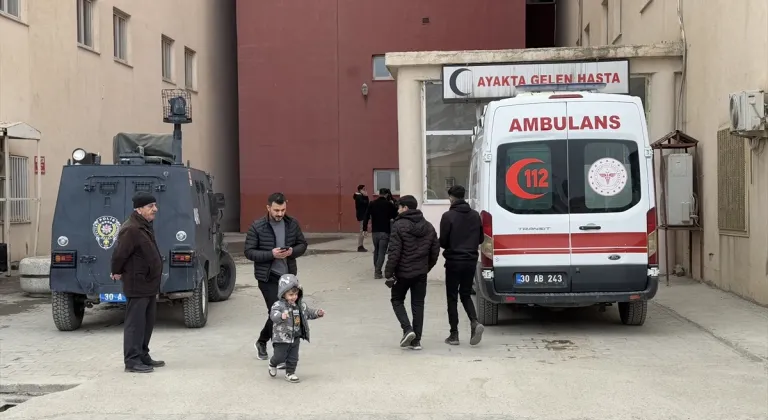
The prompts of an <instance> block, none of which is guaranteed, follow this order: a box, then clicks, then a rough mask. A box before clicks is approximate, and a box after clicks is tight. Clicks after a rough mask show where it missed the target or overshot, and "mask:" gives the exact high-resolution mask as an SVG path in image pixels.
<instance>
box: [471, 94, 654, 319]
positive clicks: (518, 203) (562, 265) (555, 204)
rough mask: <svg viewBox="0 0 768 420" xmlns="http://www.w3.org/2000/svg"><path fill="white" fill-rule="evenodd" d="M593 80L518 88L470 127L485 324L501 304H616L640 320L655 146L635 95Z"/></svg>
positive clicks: (649, 256)
mask: <svg viewBox="0 0 768 420" xmlns="http://www.w3.org/2000/svg"><path fill="white" fill-rule="evenodd" d="M600 87H601V86H599V85H598V86H585V85H549V86H537V87H536V88H535V90H528V91H523V90H521V89H518V90H517V91H516V94H515V96H514V97H512V98H508V99H503V100H498V101H493V102H490V103H489V104H488V105H487V106H486V107H485V110H484V111H483V115H482V117H481V119H480V120H479V123H478V126H477V127H475V135H474V137H473V151H472V161H471V164H470V176H469V184H470V186H469V188H468V201H469V203H470V206H471V207H472V208H474V209H475V210H477V211H478V212H479V213H480V215H481V217H482V221H483V230H484V233H485V242H484V243H483V244H482V245H481V253H480V261H479V263H478V270H477V275H476V277H475V292H476V294H477V301H478V317H479V321H480V322H481V323H483V324H486V325H494V324H496V323H497V321H498V307H499V305H500V304H516V305H537V306H543V307H574V306H591V305H599V306H600V307H601V309H603V308H604V307H605V306H610V305H612V304H613V303H618V308H619V314H620V318H621V321H622V322H623V323H624V324H626V325H642V324H643V323H644V322H645V317H646V312H647V308H648V300H649V299H652V298H653V297H654V296H655V295H656V291H657V289H658V276H659V269H658V253H657V234H656V204H655V193H654V174H653V153H652V150H651V147H650V144H649V140H648V129H647V126H646V120H645V114H644V112H643V108H642V104H641V102H640V99H639V98H637V97H633V96H629V95H618V94H606V93H598V91H599V89H600ZM529 89H530V88H529Z"/></svg>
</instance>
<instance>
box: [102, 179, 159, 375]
mask: <svg viewBox="0 0 768 420" xmlns="http://www.w3.org/2000/svg"><path fill="white" fill-rule="evenodd" d="M133 208H134V209H135V210H134V211H133V212H132V213H131V215H130V216H129V217H128V220H126V221H125V222H124V223H123V226H122V227H121V228H120V232H119V233H118V234H117V245H116V246H115V250H114V252H113V253H112V262H111V272H112V274H111V277H112V280H114V281H118V280H119V281H122V282H123V294H125V297H126V298H127V300H128V304H127V305H126V309H125V323H124V324H123V357H124V358H125V371H126V372H138V373H146V372H152V371H153V370H154V368H155V367H160V366H165V362H163V361H162V360H152V358H151V357H150V356H149V339H150V338H151V337H152V331H153V330H154V329H155V315H156V314H157V294H158V293H159V292H160V278H161V276H162V274H163V260H162V258H161V257H160V251H159V250H158V248H157V242H155V232H154V229H153V227H152V221H153V220H155V214H156V213H157V204H156V200H155V197H153V196H152V195H151V194H149V193H145V192H139V193H137V194H136V195H134V196H133Z"/></svg>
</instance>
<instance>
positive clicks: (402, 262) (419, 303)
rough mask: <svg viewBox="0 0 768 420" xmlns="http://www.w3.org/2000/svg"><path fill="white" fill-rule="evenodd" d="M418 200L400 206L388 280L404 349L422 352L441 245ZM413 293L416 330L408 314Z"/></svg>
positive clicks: (403, 199) (402, 201) (403, 201)
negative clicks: (430, 276) (407, 302)
mask: <svg viewBox="0 0 768 420" xmlns="http://www.w3.org/2000/svg"><path fill="white" fill-rule="evenodd" d="M416 207H418V203H417V202H416V198H414V197H413V196H412V195H406V196H404V197H401V198H400V201H399V202H398V210H397V211H398V213H399V214H398V216H397V218H396V219H395V223H393V224H392V234H391V235H390V238H389V251H388V253H387V258H388V259H387V265H386V268H385V269H384V276H385V277H386V278H387V281H386V282H385V284H386V285H387V286H389V287H391V288H392V295H391V300H390V301H391V302H392V309H393V310H394V311H395V316H397V320H398V321H400V327H401V328H402V329H403V337H402V338H401V339H400V347H410V348H412V349H414V350H421V333H422V326H423V323H424V299H425V297H426V296H427V273H429V271H430V270H431V269H432V267H434V266H435V264H437V258H438V257H439V256H440V243H439V242H438V239H437V232H435V228H434V226H432V224H431V223H429V222H428V221H427V220H426V219H424V215H423V214H422V213H421V210H418V209H417V208H416ZM409 290H410V292H411V312H412V315H413V326H411V323H410V321H409V320H408V312H406V310H405V305H404V302H405V295H406V293H408V291H409Z"/></svg>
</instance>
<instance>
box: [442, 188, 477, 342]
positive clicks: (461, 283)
mask: <svg viewBox="0 0 768 420" xmlns="http://www.w3.org/2000/svg"><path fill="white" fill-rule="evenodd" d="M464 193H465V191H464V187H462V186H461V185H454V186H453V187H451V188H450V189H449V190H448V198H449V199H450V200H451V207H450V208H449V209H448V211H447V212H445V213H443V217H442V219H441V220H440V246H441V247H442V248H444V249H445V251H443V257H444V258H445V294H446V298H447V300H448V323H449V324H450V326H451V333H450V335H449V336H448V338H446V339H445V342H446V343H447V344H450V345H454V346H456V345H459V329H458V326H459V313H458V311H457V309H456V307H457V303H458V302H457V301H458V298H459V296H461V304H462V305H463V306H464V311H465V312H466V313H467V317H469V321H470V331H471V332H470V339H469V344H471V345H476V344H478V343H480V340H481V339H482V337H483V328H484V327H483V325H482V324H480V323H479V322H477V313H476V312H475V305H474V304H473V303H472V296H471V294H472V282H473V281H474V278H475V270H476V268H477V258H478V256H479V255H480V254H479V252H478V248H479V247H480V244H482V243H483V223H482V220H481V218H480V214H478V213H477V212H476V211H475V210H472V209H471V208H470V207H469V204H467V202H466V201H464Z"/></svg>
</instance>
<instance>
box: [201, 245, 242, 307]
mask: <svg viewBox="0 0 768 420" xmlns="http://www.w3.org/2000/svg"><path fill="white" fill-rule="evenodd" d="M220 265H221V267H219V275H218V276H216V277H213V278H211V279H210V280H208V283H209V284H208V301H209V302H222V301H225V300H227V299H229V297H230V296H231V295H232V292H233V291H234V290H235V280H236V278H237V267H235V260H233V259H232V256H231V255H229V252H222V254H221V259H220Z"/></svg>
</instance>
